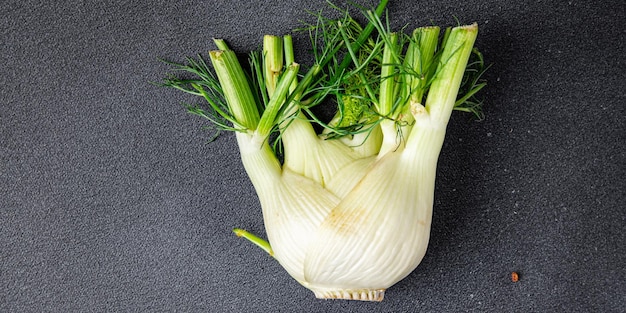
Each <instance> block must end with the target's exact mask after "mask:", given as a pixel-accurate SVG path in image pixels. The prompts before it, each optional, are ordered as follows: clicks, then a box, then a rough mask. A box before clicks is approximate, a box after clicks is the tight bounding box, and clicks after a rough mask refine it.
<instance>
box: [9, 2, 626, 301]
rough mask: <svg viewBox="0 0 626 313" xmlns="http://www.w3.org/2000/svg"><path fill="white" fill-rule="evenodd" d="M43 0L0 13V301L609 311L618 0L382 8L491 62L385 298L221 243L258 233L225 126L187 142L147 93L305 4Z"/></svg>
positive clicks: (164, 106) (620, 120) (299, 14)
mask: <svg viewBox="0 0 626 313" xmlns="http://www.w3.org/2000/svg"><path fill="white" fill-rule="evenodd" d="M55 3H57V2H56V1H47V2H45V3H43V4H42V3H40V2H38V1H32V2H30V1H3V2H1V3H0V42H1V43H2V44H1V45H0V101H1V107H0V249H1V252H0V253H1V255H0V257H1V262H0V311H2V312H90V311H98V312H114V311H121V312H125V311H133V312H135V311H144V312H172V311H181V312H222V311H234V312H300V311H302V312H304V311H306V312H329V311H337V312H364V311H367V312H465V311H466V312H557V311H559V312H623V310H624V307H625V305H626V301H625V298H624V297H625V295H626V288H625V287H624V286H625V285H624V282H625V281H626V279H625V278H626V277H625V274H624V268H625V267H626V264H625V261H624V259H625V258H626V253H625V252H624V251H625V250H624V246H626V240H625V237H626V236H625V235H624V225H625V222H626V213H625V211H624V202H625V200H626V197H624V190H625V187H626V186H625V184H624V177H625V174H626V173H625V170H624V167H625V165H626V164H625V159H626V158H625V149H624V142H625V137H624V134H625V131H626V129H625V125H626V123H625V122H624V115H625V114H624V113H625V111H624V106H625V100H626V96H625V94H626V91H625V84H626V83H625V81H626V75H625V73H626V65H625V64H626V63H625V62H624V55H625V54H626V50H625V49H624V43H625V42H626V38H625V37H626V36H625V30H624V29H625V28H624V26H623V24H624V21H625V20H626V14H625V5H624V2H623V1H603V2H596V1H577V0H571V1H523V2H518V1H495V0H494V1H485V2H479V1H466V2H462V3H461V2H458V1H447V0H443V1H419V2H415V3H414V2H413V1H392V3H391V4H390V5H389V9H390V12H391V15H392V17H393V20H394V23H396V25H397V26H401V25H403V24H405V23H408V24H409V26H410V27H415V26H420V25H425V24H430V23H431V21H433V22H434V23H436V24H440V25H451V24H454V23H455V22H454V18H453V17H454V16H456V18H458V19H459V20H460V21H461V22H473V21H476V22H478V23H479V24H480V27H481V28H480V29H481V30H480V34H479V37H478V40H477V43H476V45H477V47H479V48H480V49H481V50H482V51H483V53H484V55H485V57H486V60H487V62H488V63H493V67H492V68H491V69H490V71H489V72H488V73H487V76H486V78H487V79H488V80H489V83H490V85H489V86H488V87H487V89H486V91H485V92H484V98H485V100H486V106H485V114H486V119H485V120H484V121H481V122H476V121H472V120H471V119H470V118H469V117H468V116H466V115H462V114H455V115H454V117H453V119H452V121H451V124H450V126H449V130H448V135H447V141H446V144H445V146H444V148H443V151H442V156H441V158H440V162H439V164H440V166H439V170H438V173H439V176H438V181H437V190H436V207H435V216H434V220H433V230H432V239H431V245H430V247H429V250H428V253H427V255H426V258H425V259H424V261H423V262H422V264H421V265H420V267H418V269H417V270H416V271H415V272H413V273H412V274H411V275H410V276H409V277H407V278H406V279H404V280H403V281H401V282H400V283H398V284H397V285H395V286H394V287H392V288H390V289H389V290H388V291H387V294H386V299H385V300H384V302H382V303H360V302H348V301H322V300H316V299H315V298H314V297H313V294H312V293H311V292H309V291H308V290H306V289H305V288H303V287H300V286H299V285H298V284H297V283H296V282H294V281H293V280H292V279H291V278H290V277H289V276H288V275H287V274H286V273H285V272H284V271H283V270H282V269H281V268H280V267H279V266H278V265H277V264H276V262H274V261H273V260H271V259H270V258H269V257H267V256H266V255H264V254H263V252H261V251H260V250H259V249H256V248H255V247H252V246H251V245H250V244H249V243H248V242H245V241H243V240H241V239H238V238H236V237H235V236H234V235H232V233H231V231H230V230H231V228H232V227H244V228H246V229H249V230H251V231H253V232H256V233H260V234H263V233H264V231H263V225H262V220H261V213H260V208H259V204H258V202H257V198H256V196H255V194H254V191H253V189H252V186H251V184H250V183H249V182H248V179H247V178H246V176H245V173H244V170H243V168H242V166H241V164H240V162H239V159H238V154H237V150H236V145H235V142H234V138H233V136H232V134H226V135H223V136H221V137H220V138H218V139H217V141H216V142H214V143H211V144H205V142H206V141H207V139H208V138H209V136H210V133H209V132H207V131H203V130H201V127H202V126H203V125H205V124H204V122H203V121H201V120H199V119H198V118H195V117H193V116H190V115H187V114H186V113H185V112H184V110H183V108H182V107H181V106H180V105H179V104H180V103H181V102H182V101H185V100H186V101H191V100H192V99H191V98H189V97H187V96H184V95H182V94H180V93H177V92H175V91H173V90H166V89H160V88H157V87H154V86H152V85H150V84H149V83H148V81H155V80H158V79H160V78H161V77H162V76H163V74H164V73H165V71H166V69H167V67H166V66H164V65H163V64H160V63H159V62H157V61H156V58H157V57H165V58H168V59H173V60H182V58H183V57H184V56H190V55H195V54H196V53H198V52H204V51H207V50H208V49H210V48H212V47H213V46H212V44H211V38H213V37H222V38H225V39H227V40H228V41H229V42H230V43H231V46H232V47H233V48H234V49H236V50H238V51H241V52H246V51H248V50H251V49H255V48H257V47H259V43H260V40H261V36H262V35H263V34H265V33H275V34H283V33H285V32H288V31H289V30H291V29H293V28H295V27H297V26H298V25H299V24H298V22H297V21H298V20H301V19H307V18H308V17H307V15H306V13H304V10H306V9H315V8H318V7H320V6H322V5H323V1H321V0H309V1H291V2H289V4H286V3H283V1H276V2H275V3H271V4H264V1H252V2H249V1H241V2H236V1H158V2H153V1H140V2H136V1H128V2H120V3H118V4H113V3H108V2H100V1H92V2H90V1H77V2H76V3H69V2H68V3H65V4H55ZM305 42H306V38H304V37H303V36H300V37H296V43H297V44H298V45H302V44H303V43H305ZM511 271H518V272H519V273H520V277H521V278H520V281H519V282H518V283H512V282H511V281H510V278H509V275H510V272H511Z"/></svg>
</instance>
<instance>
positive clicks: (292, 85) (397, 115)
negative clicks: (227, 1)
mask: <svg viewBox="0 0 626 313" xmlns="http://www.w3.org/2000/svg"><path fill="white" fill-rule="evenodd" d="M386 2H387V1H382V2H381V3H380V4H379V5H378V6H377V8H376V9H375V10H370V11H364V13H365V16H366V17H367V20H368V24H367V25H366V26H365V27H362V26H361V25H359V24H358V23H357V22H356V21H355V20H354V19H353V18H352V17H351V16H350V15H349V14H348V12H347V11H341V12H342V17H341V18H339V19H329V18H325V17H323V16H321V15H320V16H318V21H317V23H315V24H312V25H308V26H307V27H306V28H305V30H306V31H308V32H309V34H310V37H311V42H312V47H313V54H314V56H315V63H314V64H313V65H311V66H310V67H308V69H307V70H306V71H305V72H304V74H299V73H300V71H301V70H302V69H303V67H302V66H301V65H300V64H298V63H296V62H295V55H294V51H293V45H292V41H291V37H290V36H289V35H287V36H284V37H278V36H270V35H266V36H265V37H264V39H263V51H262V52H252V53H251V54H250V67H249V68H246V70H244V68H243V67H242V65H241V64H240V63H239V61H238V59H237V57H236V55H235V53H234V52H233V51H232V50H230V49H229V48H228V46H227V44H226V43H225V42H224V41H223V40H216V45H217V47H218V49H217V50H214V51H211V52H210V53H209V57H210V60H211V65H212V67H211V66H209V65H208V64H207V62H206V61H204V59H203V57H202V56H199V57H198V58H197V59H193V58H188V59H187V63H186V64H178V63H172V62H168V63H170V64H171V65H173V66H174V69H175V70H178V71H183V72H187V73H191V74H193V78H181V77H179V76H175V75H170V76H169V77H167V78H166V79H165V80H164V81H163V83H162V85H164V86H168V87H173V88H176V89H179V90H182V91H184V92H187V93H191V94H194V95H197V96H200V97H202V98H204V100H206V103H205V104H203V105H195V106H191V105H189V106H188V109H189V111H190V112H191V113H193V114H197V115H199V116H202V117H204V118H207V119H209V120H210V121H211V123H212V124H213V125H214V126H215V127H217V129H219V130H230V131H234V132H235V133H236V139H237V142H238V146H239V150H240V151H239V152H240V155H241V159H242V162H243V165H244V167H245V169H246V172H247V174H248V176H249V178H250V180H251V181H252V183H253V185H254V187H255V190H256V192H257V195H258V197H259V200H260V203H261V207H262V210H263V218H264V223H265V228H266V232H267V236H268V240H267V241H266V240H264V239H262V238H259V237H257V236H255V235H253V234H251V233H249V232H247V231H245V230H242V229H235V230H234V231H235V233H236V234H237V235H238V236H241V237H244V238H246V239H249V240H250V241H251V242H253V243H255V244H256V245H257V246H259V247H261V248H262V249H263V250H264V251H266V252H268V253H269V254H270V255H271V256H273V257H274V258H275V259H276V260H277V261H278V262H279V263H280V264H281V265H282V266H283V267H284V268H285V269H286V271H287V272H288V273H289V274H290V275H291V276H292V277H293V278H295V279H296V280H297V281H298V282H300V283H301V284H302V285H303V286H305V287H307V288H309V289H311V290H312V291H313V292H314V293H315V295H316V296H317V297H319V298H341V299H357V300H372V301H381V300H382V299H383V296H384V292H385V290H386V289H387V288H389V287H390V286H392V285H393V284H395V283H396V282H398V281H400V280H401V279H402V278H404V277H406V276H407V275H408V274H409V273H411V272H412V271H413V270H414V269H415V268H416V267H417V265H418V264H419V263H420V261H421V260H422V258H423V256H424V254H425V253H426V247H427V245H428V239H429V233H430V224H431V217H432V207H433V197H434V183H435V172H436V166H437V159H438V156H439V152H440V150H441V147H442V145H443V140H444V135H445V130H446V125H447V123H448V121H449V118H450V115H451V113H452V111H453V110H454V109H457V110H462V111H467V112H473V113H474V114H476V115H478V116H480V111H479V104H480V103H479V102H478V101H476V100H475V95H476V93H477V92H478V91H479V90H480V89H481V88H483V87H484V86H485V84H484V83H483V82H481V80H480V79H479V78H480V75H481V74H482V72H483V71H484V68H483V62H482V56H481V55H480V53H478V51H476V50H474V49H473V44H474V41H475V39H476V35H477V31H478V26H477V25H476V24H471V25H466V26H457V27H453V28H447V29H445V30H444V31H443V33H442V32H441V30H440V28H439V27H436V26H429V27H421V28H417V29H415V30H414V31H413V32H412V33H410V34H405V33H402V32H392V31H391V30H389V29H388V27H387V26H386V25H385V24H384V23H383V22H382V21H381V19H380V17H381V16H382V15H383V13H384V12H385V11H384V8H385V5H386ZM472 55H474V56H475V58H476V61H475V62H472V63H469V64H468V60H469V59H470V56H472ZM459 90H461V91H463V92H462V93H459ZM333 100H334V103H335V104H336V105H337V113H336V115H335V116H334V118H332V120H331V121H329V122H324V121H323V120H322V119H321V118H319V117H318V116H316V114H314V112H313V108H314V107H315V106H317V105H319V104H322V103H325V104H328V102H330V101H333ZM313 125H318V126H320V127H321V128H322V129H323V131H322V132H321V133H317V132H316V131H315V130H314V127H313ZM280 153H282V155H279V154H280ZM281 156H282V159H283V161H282V162H281V161H280V157H281Z"/></svg>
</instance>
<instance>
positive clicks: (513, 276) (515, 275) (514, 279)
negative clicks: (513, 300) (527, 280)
mask: <svg viewBox="0 0 626 313" xmlns="http://www.w3.org/2000/svg"><path fill="white" fill-rule="evenodd" d="M518 280H519V274H518V273H517V272H512V273H511V281H512V282H514V283H516V282H517V281H518Z"/></svg>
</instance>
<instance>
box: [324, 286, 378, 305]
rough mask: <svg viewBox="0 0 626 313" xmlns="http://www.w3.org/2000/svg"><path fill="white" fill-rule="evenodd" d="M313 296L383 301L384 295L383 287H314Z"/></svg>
mask: <svg viewBox="0 0 626 313" xmlns="http://www.w3.org/2000/svg"><path fill="white" fill-rule="evenodd" d="M313 292H314V293H315V297H317V298H318V299H341V300H360V301H377V302H380V301H383V298H384V297H385V289H355V290H337V289H334V290H333V289H316V290H313Z"/></svg>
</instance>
